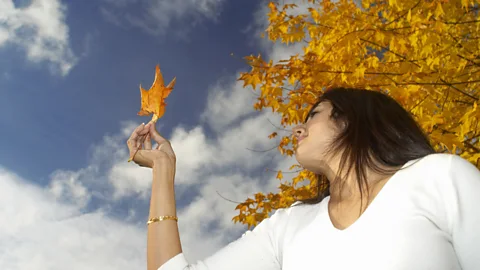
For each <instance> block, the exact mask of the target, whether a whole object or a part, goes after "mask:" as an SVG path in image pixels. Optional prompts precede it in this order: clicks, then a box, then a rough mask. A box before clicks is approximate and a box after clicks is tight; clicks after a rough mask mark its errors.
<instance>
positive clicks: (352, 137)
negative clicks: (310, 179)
mask: <svg viewBox="0 0 480 270" xmlns="http://www.w3.org/2000/svg"><path fill="white" fill-rule="evenodd" d="M324 101H329V102H330V103H331V105H332V112H331V114H330V118H331V119H332V120H333V121H335V122H337V123H339V121H341V122H343V124H344V128H343V130H341V131H340V133H339V134H338V136H337V137H336V138H334V140H333V143H332V144H331V145H330V146H329V147H328V152H329V153H334V152H337V151H343V153H342V155H341V157H340V168H342V169H341V170H342V171H341V172H339V174H338V175H345V176H348V175H349V174H350V173H351V172H352V171H353V172H354V173H355V176H356V180H357V183H358V187H359V189H360V196H361V199H362V201H363V190H364V187H366V189H367V191H368V183H367V179H366V171H367V169H371V170H373V171H375V172H378V173H383V174H387V173H392V172H394V170H393V169H385V168H398V167H401V166H403V165H405V163H407V162H408V161H410V160H414V159H418V158H422V157H425V156H427V155H429V154H433V153H435V150H434V148H433V147H432V145H431V144H430V142H429V139H428V137H427V136H426V134H425V133H424V132H423V131H422V129H421V128H420V127H419V125H418V124H417V122H416V121H415V120H414V118H413V117H412V115H411V114H410V113H409V112H408V111H406V110H405V109H404V108H403V107H402V106H401V105H400V104H399V103H398V102H397V101H395V100H394V99H393V98H391V97H390V96H388V95H386V94H383V93H381V92H378V91H371V90H365V89H353V88H332V89H329V90H327V91H325V93H324V94H323V95H322V96H320V98H319V99H318V101H317V102H316V104H314V106H313V107H312V109H311V110H310V112H309V114H308V115H310V113H311V112H312V110H313V109H315V107H316V106H317V105H318V104H319V103H321V102H324ZM307 119H308V116H307ZM305 121H306V119H305ZM397 170H398V169H397ZM317 181H318V182H317V188H318V190H317V195H316V196H315V197H313V198H310V199H306V200H300V202H303V203H307V204H315V203H319V202H321V201H322V200H323V199H324V198H325V197H327V196H329V195H330V184H329V181H328V180H327V179H326V178H325V176H322V175H317Z"/></svg>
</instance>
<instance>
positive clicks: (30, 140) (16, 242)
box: [0, 0, 305, 270]
mask: <svg viewBox="0 0 480 270" xmlns="http://www.w3.org/2000/svg"><path fill="white" fill-rule="evenodd" d="M301 8H305V7H304V6H301ZM265 25H266V2H265V1H258V0H242V1H227V0H189V1H187V0H179V1H168V0H156V1H154V0H95V1H64V0H30V1H27V0H22V1H12V0H6V1H5V0H4V1H1V2H0V130H1V131H2V133H3V134H2V135H3V136H2V140H1V142H0V149H1V151H0V205H2V207H0V220H1V221H0V254H1V255H0V269H12V270H17V269H65V268H67V267H68V268H69V269H86V268H93V269H116V270H118V269H132V268H144V267H145V240H146V238H145V237H146V228H145V220H146V218H147V213H148V200H149V188H150V184H151V171H150V170H148V169H145V168H139V167H138V166H136V165H134V164H131V163H127V162H126V160H127V159H128V153H127V148H126V145H125V141H126V139H127V138H128V136H129V134H130V133H131V132H132V130H133V128H134V127H135V126H136V125H138V124H140V123H141V122H148V121H149V118H147V117H139V116H136V113H137V111H138V110H139V108H140V94H139V88H138V86H139V84H140V83H141V84H142V85H143V86H144V87H146V88H148V87H149V86H150V85H151V83H152V82H153V79H154V69H155V65H156V64H160V66H161V69H162V73H163V75H164V78H165V80H166V81H167V82H168V81H170V80H171V79H172V78H173V77H174V76H176V77H177V83H176V86H175V89H174V91H173V92H172V94H171V95H170V96H169V98H168V100H167V103H168V106H167V112H166V114H165V115H164V117H163V118H162V119H161V120H160V121H159V123H158V124H157V128H158V129H159V130H160V132H161V133H162V134H163V135H164V136H165V137H167V138H168V139H170V140H171V142H172V145H173V148H174V150H175V151H176V153H177V159H178V161H177V177H176V184H177V186H176V192H177V200H178V215H179V219H180V220H179V227H180V232H181V238H182V239H181V240H182V245H183V248H184V251H185V253H186V255H187V258H190V259H191V260H197V259H201V258H203V257H205V256H208V255H210V254H212V253H213V252H215V251H216V250H218V249H219V248H221V247H222V246H224V245H225V244H226V243H228V242H229V241H231V240H234V239H235V238H236V237H238V236H239V235H240V234H241V233H243V231H244V230H245V227H243V226H241V225H238V224H237V225H235V224H233V223H232V222H231V218H232V217H233V216H234V215H235V214H236V212H235V211H234V208H235V206H236V205H235V204H232V203H229V202H226V201H225V200H224V199H222V198H221V197H220V196H219V195H218V193H220V194H222V196H224V197H227V198H229V199H231V200H235V201H243V200H244V199H245V198H246V197H247V196H251V195H252V194H253V193H255V192H258V191H262V192H267V191H275V190H276V187H277V186H278V184H279V183H278V180H275V173H272V172H265V169H266V168H269V169H273V170H275V169H282V170H286V169H288V167H290V165H292V164H294V163H295V162H294V161H293V160H291V159H290V160H288V159H285V158H282V157H280V156H279V154H278V153H276V152H268V153H258V152H252V151H249V150H247V148H249V149H268V148H271V147H272V146H273V145H275V141H272V140H269V139H268V138H267V136H268V134H270V133H271V132H273V131H275V128H274V127H273V126H272V125H270V124H269V121H272V122H277V123H278V116H276V115H272V114H270V113H269V112H254V110H253V107H252V105H253V102H254V99H255V94H254V93H253V92H252V90H251V89H244V88H243V87H242V84H241V82H237V81H236V79H237V78H238V74H239V72H240V71H242V70H248V67H247V66H246V65H245V63H244V62H243V61H242V60H241V58H242V57H243V56H246V55H249V54H252V53H253V54H258V53H262V54H263V55H264V56H265V57H266V58H267V59H268V58H270V59H273V60H280V59H285V58H287V57H288V56H289V55H291V54H293V53H296V52H299V50H300V48H299V47H285V46H282V45H279V44H270V43H268V42H266V41H265V40H262V39H260V38H259V33H260V32H261V31H262V30H263V29H264V28H265ZM230 53H234V55H235V56H234V57H232V56H231V55H230ZM5 220H8V223H5ZM187 224H188V226H187ZM198 243H202V248H201V249H200V248H198ZM25 258H28V259H25ZM72 265H73V266H72Z"/></svg>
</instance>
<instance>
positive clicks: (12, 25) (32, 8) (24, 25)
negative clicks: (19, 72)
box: [0, 0, 77, 75]
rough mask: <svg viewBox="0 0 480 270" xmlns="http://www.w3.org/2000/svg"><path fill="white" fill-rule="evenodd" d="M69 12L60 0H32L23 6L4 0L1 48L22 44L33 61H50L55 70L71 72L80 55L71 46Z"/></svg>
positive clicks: (0, 20) (1, 5)
mask: <svg viewBox="0 0 480 270" xmlns="http://www.w3.org/2000/svg"><path fill="white" fill-rule="evenodd" d="M65 14H66V8H65V6H64V5H62V4H61V3H60V0H32V1H31V3H30V4H29V5H28V6H26V7H21V8H20V7H16V6H15V4H14V2H13V0H2V1H0V48H1V47H4V46H6V45H8V44H12V45H14V46H20V47H22V48H23V49H24V50H25V52H26V57H27V59H28V60H29V61H31V62H33V63H41V62H47V63H49V64H50V67H51V70H52V72H55V73H60V74H61V75H66V74H68V72H69V71H70V70H71V69H72V67H73V66H74V65H75V64H76V62H77V58H76V56H75V55H74V54H73V52H72V50H71V48H70V46H69V29H68V26H67V25H66V23H65Z"/></svg>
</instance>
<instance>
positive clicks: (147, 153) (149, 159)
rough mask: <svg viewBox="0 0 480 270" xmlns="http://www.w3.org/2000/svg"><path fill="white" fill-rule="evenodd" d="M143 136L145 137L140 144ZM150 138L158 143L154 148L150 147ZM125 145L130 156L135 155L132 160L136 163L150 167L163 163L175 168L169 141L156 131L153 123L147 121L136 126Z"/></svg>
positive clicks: (174, 159)
mask: <svg viewBox="0 0 480 270" xmlns="http://www.w3.org/2000/svg"><path fill="white" fill-rule="evenodd" d="M143 136H146V137H145V141H144V142H143V144H142V138H143ZM152 139H153V140H154V141H155V142H156V143H157V144H158V145H157V146H156V147H155V148H154V149H152ZM127 145H128V150H129V151H130V157H131V156H132V155H135V156H134V157H133V159H132V160H133V162H135V163H136V164H138V165H140V166H142V167H148V168H152V167H153V165H154V164H155V163H165V164H167V165H169V166H171V167H172V169H175V164H176V157H175V152H174V151H173V149H172V146H171V145H170V142H169V141H167V140H166V139H165V138H163V137H162V136H160V134H159V133H158V132H157V130H156V129H155V124H154V123H152V122H149V123H148V124H146V125H144V124H141V125H140V126H138V127H137V128H136V129H135V130H134V131H133V133H132V135H131V136H130V138H129V139H128V141H127ZM137 149H138V151H137ZM135 152H136V153H135Z"/></svg>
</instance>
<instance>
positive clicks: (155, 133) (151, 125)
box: [147, 123, 166, 144]
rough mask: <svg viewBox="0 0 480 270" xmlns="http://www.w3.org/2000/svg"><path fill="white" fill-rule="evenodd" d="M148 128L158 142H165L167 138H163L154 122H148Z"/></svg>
mask: <svg viewBox="0 0 480 270" xmlns="http://www.w3.org/2000/svg"><path fill="white" fill-rule="evenodd" d="M147 128H148V131H149V134H150V135H151V138H152V139H153V140H154V141H155V142H156V143H158V144H161V143H163V142H165V141H166V140H165V138H163V137H162V136H161V135H160V134H159V133H158V131H157V129H156V128H155V124H154V123H148V124H147Z"/></svg>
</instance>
